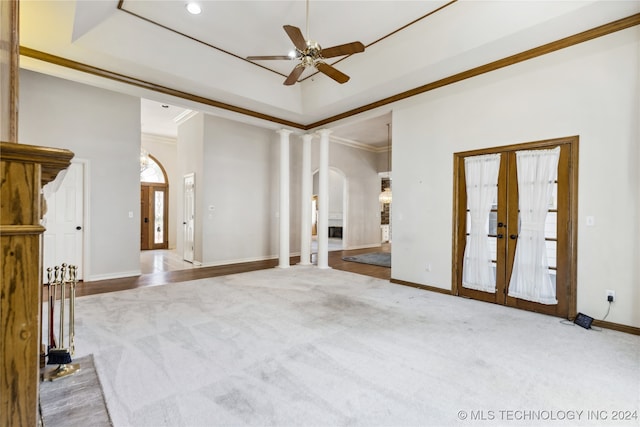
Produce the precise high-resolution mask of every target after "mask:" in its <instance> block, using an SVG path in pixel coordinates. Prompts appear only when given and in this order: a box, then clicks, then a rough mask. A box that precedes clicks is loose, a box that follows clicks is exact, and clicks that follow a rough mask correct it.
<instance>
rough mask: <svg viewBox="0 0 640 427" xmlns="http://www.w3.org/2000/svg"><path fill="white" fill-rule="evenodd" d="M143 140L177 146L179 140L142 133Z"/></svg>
mask: <svg viewBox="0 0 640 427" xmlns="http://www.w3.org/2000/svg"><path fill="white" fill-rule="evenodd" d="M141 139H142V140H144V141H147V142H158V143H161V144H171V145H175V144H177V143H178V139H177V138H174V137H172V136H166V135H156V134H154V133H146V132H142V136H141Z"/></svg>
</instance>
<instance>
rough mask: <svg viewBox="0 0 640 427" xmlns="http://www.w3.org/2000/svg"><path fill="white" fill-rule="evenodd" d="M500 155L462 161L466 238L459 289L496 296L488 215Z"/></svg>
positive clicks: (496, 181)
mask: <svg viewBox="0 0 640 427" xmlns="http://www.w3.org/2000/svg"><path fill="white" fill-rule="evenodd" d="M500 157H501V155H500V154H487V155H482V156H472V157H467V158H465V159H464V167H465V177H466V189H467V209H468V210H469V217H468V218H469V220H470V224H469V225H470V227H469V235H468V236H467V244H466V246H465V249H464V261H463V267H462V286H464V287H465V288H469V289H476V290H479V291H484V292H490V293H495V292H496V273H495V270H494V267H493V264H492V257H491V250H490V247H489V236H488V234H489V214H490V212H491V208H492V206H493V205H494V204H495V203H496V201H497V200H496V199H497V194H498V191H497V190H498V171H499V170H500Z"/></svg>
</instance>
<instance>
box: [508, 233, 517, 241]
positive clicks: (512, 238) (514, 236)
mask: <svg viewBox="0 0 640 427" xmlns="http://www.w3.org/2000/svg"><path fill="white" fill-rule="evenodd" d="M509 238H510V239H511V240H516V239H517V238H518V235H517V234H512V235H511V236H509Z"/></svg>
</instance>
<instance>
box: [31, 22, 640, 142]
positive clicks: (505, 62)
mask: <svg viewBox="0 0 640 427" xmlns="http://www.w3.org/2000/svg"><path fill="white" fill-rule="evenodd" d="M636 25H640V13H636V14H634V15H631V16H628V17H626V18H622V19H619V20H616V21H613V22H610V23H608V24H604V25H601V26H598V27H595V28H592V29H590V30H587V31H583V32H581V33H578V34H575V35H572V36H569V37H565V38H563V39H560V40H556V41H554V42H551V43H547V44H545V45H542V46H538V47H536V48H533V49H529V50H526V51H524V52H521V53H518V54H515V55H512V56H509V57H506V58H503V59H499V60H497V61H494V62H490V63H488V64H485V65H481V66H479V67H475V68H472V69H470V70H467V71H463V72H461V73H458V74H454V75H452V76H449V77H446V78H444V79H440V80H437V81H435V82H431V83H428V84H425V85H422V86H419V87H417V88H414V89H410V90H408V91H405V92H401V93H399V94H396V95H393V96H390V97H387V98H383V99H381V100H378V101H375V102H372V103H370V104H366V105H363V106H361V107H358V108H354V109H352V110H348V111H345V112H343V113H340V114H337V115H334V116H331V117H327V118H325V119H322V120H319V121H317V122H313V123H310V124H306V125H305V124H302V123H295V122H292V121H289V120H285V119H281V118H278V117H275V116H270V115H268V114H262V113H259V112H256V111H252V110H249V109H247V108H242V107H237V106H234V105H231V104H227V103H224V102H220V101H216V100H213V99H209V98H205V97H202V96H198V95H194V94H190V93H187V92H183V91H180V90H176V89H171V88H168V87H166V86H161V85H157V84H155V83H150V82H146V81H144V80H140V79H136V78H134V77H129V76H125V75H123V74H119V73H114V72H112V71H108V70H105V69H101V68H97V67H94V66H92V65H88V64H83V63H80V62H76V61H72V60H70V59H66V58H62V57H60V56H55V55H51V54H48V53H45V52H41V51H38V50H35V49H30V48H28V47H25V46H21V47H20V54H21V55H24V56H27V57H30V58H33V59H37V60H40V61H44V62H49V63H52V64H55V65H59V66H62V67H66V68H70V69H73V70H77V71H81V72H84V73H89V74H93V75H95V76H98V77H103V78H106V79H111V80H115V81H119V82H122V83H126V84H131V85H134V86H137V87H141V88H144V89H149V90H152V91H155V92H159V93H164V94H167V95H171V96H176V97H178V98H182V99H187V100H190V101H194V102H198V103H201V104H204V105H209V106H212V107H216V108H221V109H223V110H228V111H232V112H235V113H238V114H242V115H246V116H250V117H255V118H258V119H262V120H266V121H270V122H273V123H278V124H282V125H284V126H290V127H293V128H296V129H301V130H305V131H307V130H310V129H314V128H317V127H320V126H325V125H327V124H329V123H333V122H335V121H338V120H342V119H345V118H348V117H351V116H355V115H357V114H360V113H364V112H366V111H369V110H373V109H376V108H379V107H382V106H385V105H388V104H391V103H394V102H398V101H401V100H404V99H407V98H410V97H412V96H415V95H419V94H422V93H425V92H428V91H431V90H434V89H438V88H440V87H443V86H447V85H450V84H453V83H457V82H459V81H462V80H466V79H469V78H471V77H475V76H479V75H481V74H485V73H488V72H491V71H495V70H498V69H500V68H504V67H508V66H510V65H514V64H517V63H519V62H523V61H526V60H528V59H533V58H536V57H538V56H542V55H546V54H548V53H552V52H555V51H557V50H561V49H564V48H567V47H571V46H574V45H576V44H579V43H582V42H586V41H589V40H592V39H595V38H598V37H602V36H606V35H608V34H612V33H615V32H617V31H621V30H624V29H627V28H631V27H634V26H636Z"/></svg>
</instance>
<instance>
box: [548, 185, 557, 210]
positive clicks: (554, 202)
mask: <svg viewBox="0 0 640 427" xmlns="http://www.w3.org/2000/svg"><path fill="white" fill-rule="evenodd" d="M549 209H558V182H557V181H556V182H554V183H553V189H552V191H551V197H550V199H549Z"/></svg>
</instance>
